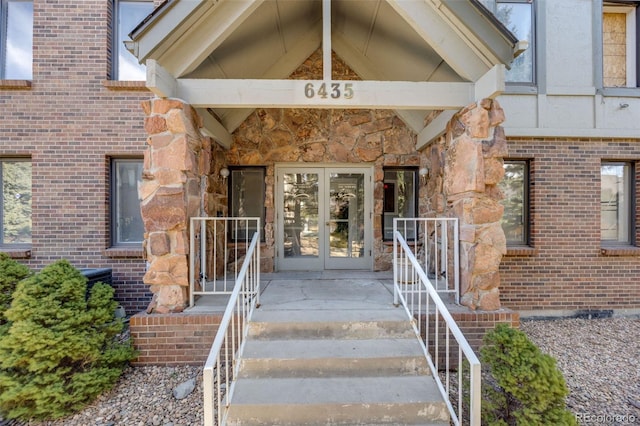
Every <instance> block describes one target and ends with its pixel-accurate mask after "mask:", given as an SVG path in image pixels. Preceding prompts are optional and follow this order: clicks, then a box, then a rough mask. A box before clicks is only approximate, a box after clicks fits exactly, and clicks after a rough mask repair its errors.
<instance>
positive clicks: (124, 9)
mask: <svg viewBox="0 0 640 426" xmlns="http://www.w3.org/2000/svg"><path fill="white" fill-rule="evenodd" d="M152 11H153V2H149V1H119V2H118V25H117V28H118V37H117V40H116V51H117V52H118V80H146V70H145V66H144V65H140V64H139V63H138V58H136V57H135V56H133V55H132V54H131V52H129V51H128V50H127V49H126V48H125V47H124V41H125V40H127V41H128V40H131V39H130V38H129V33H130V32H131V30H133V29H134V28H135V27H136V26H137V25H138V24H139V23H140V22H142V20H143V19H144V18H146V17H147V15H149V14H150V13H151V12H152Z"/></svg>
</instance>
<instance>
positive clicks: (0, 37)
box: [0, 0, 33, 80]
mask: <svg viewBox="0 0 640 426" xmlns="http://www.w3.org/2000/svg"><path fill="white" fill-rule="evenodd" d="M32 62H33V1H31V0H28V1H27V0H0V79H4V80H31V78H32V76H33V75H32Z"/></svg>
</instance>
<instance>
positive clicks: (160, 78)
mask: <svg viewBox="0 0 640 426" xmlns="http://www.w3.org/2000/svg"><path fill="white" fill-rule="evenodd" d="M147 88H148V89H149V90H151V91H152V92H153V93H154V94H155V95H156V96H158V97H160V98H175V97H177V90H178V82H177V80H176V79H175V78H174V77H173V76H172V75H171V74H170V73H169V72H168V71H167V70H165V69H164V68H162V67H161V66H160V64H159V63H158V62H157V61H155V60H153V59H148V60H147Z"/></svg>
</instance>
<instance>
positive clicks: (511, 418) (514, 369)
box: [480, 324, 576, 426]
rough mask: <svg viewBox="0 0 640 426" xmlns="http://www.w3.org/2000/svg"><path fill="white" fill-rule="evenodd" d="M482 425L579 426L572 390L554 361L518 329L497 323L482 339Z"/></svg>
mask: <svg viewBox="0 0 640 426" xmlns="http://www.w3.org/2000/svg"><path fill="white" fill-rule="evenodd" d="M480 357H481V362H482V364H483V366H484V367H486V368H488V369H489V374H487V375H485V377H483V383H482V385H483V386H482V388H483V401H482V424H487V425H518V426H524V425H575V424H576V419H575V416H574V415H573V414H572V413H571V412H570V411H569V410H567V409H566V403H565V398H566V396H567V395H568V393H569V391H568V389H567V385H566V383H565V381H564V377H563V376H562V373H561V372H560V370H558V368H557V367H556V362H555V359H554V358H552V357H551V356H549V355H546V354H543V353H542V352H541V351H540V349H538V347H537V346H536V345H534V344H533V343H532V342H531V340H529V338H528V337H527V336H526V334H524V333H523V332H522V331H520V330H516V329H513V328H511V327H509V326H508V325H506V324H499V325H497V326H496V328H495V329H494V330H491V331H489V332H488V333H487V334H486V335H485V337H484V346H483V348H482V349H481V350H480Z"/></svg>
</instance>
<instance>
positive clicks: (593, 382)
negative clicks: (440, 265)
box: [0, 318, 640, 426]
mask: <svg viewBox="0 0 640 426" xmlns="http://www.w3.org/2000/svg"><path fill="white" fill-rule="evenodd" d="M521 329H522V330H523V331H524V332H525V333H526V334H527V335H528V336H529V337H530V338H531V340H533V341H534V342H535V343H536V344H537V345H538V346H539V347H540V349H541V350H542V351H543V352H545V353H548V354H550V355H552V356H554V357H555V358H556V359H557V362H558V367H559V368H560V370H561V371H562V372H563V374H564V377H565V379H566V381H567V385H568V387H569V390H570V394H569V397H568V398H567V405H568V407H569V409H570V410H571V411H572V412H574V413H575V414H576V415H577V417H578V420H579V423H581V424H587V423H594V424H604V425H629V424H638V425H640V319H639V318H612V319H591V320H584V319H561V320H544V321H543V320H535V321H522V324H521ZM194 377H195V378H196V387H195V390H194V391H193V392H192V393H191V394H190V395H189V396H187V397H186V398H185V399H181V400H177V399H175V398H174V396H173V389H174V388H175V387H176V386H178V385H179V384H180V383H183V382H185V381H187V380H189V379H192V378H194ZM0 424H2V421H0ZM201 424H202V372H201V367H199V366H198V367H194V366H180V367H131V368H129V369H127V370H126V372H125V373H124V375H123V377H122V378H121V379H120V381H119V382H118V384H117V385H116V386H115V388H114V389H113V390H112V391H111V392H109V393H107V394H105V395H102V396H101V397H100V398H98V400H97V401H95V402H94V403H93V404H91V405H90V406H88V407H87V408H85V409H84V410H83V411H82V412H80V413H78V414H76V415H73V416H70V417H68V418H65V419H62V420H58V421H55V422H45V423H34V422H32V423H30V425H33V426H36V425H37V426H44V425H48V426H62V425H64V426H80V425H82V426H87V425H95V426H106V425H113V426H115V425H118V426H119V425H125V426H130V425H134V426H135V425H139V426H147V425H152V426H180V425H182V426H186V425H201Z"/></svg>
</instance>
